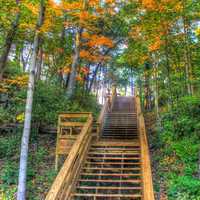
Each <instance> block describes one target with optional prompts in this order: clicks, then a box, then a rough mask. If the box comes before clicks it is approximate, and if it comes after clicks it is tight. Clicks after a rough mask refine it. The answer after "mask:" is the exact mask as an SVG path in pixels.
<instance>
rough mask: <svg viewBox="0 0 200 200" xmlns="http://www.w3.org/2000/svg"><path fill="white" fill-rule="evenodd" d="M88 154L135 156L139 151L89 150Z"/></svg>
mask: <svg viewBox="0 0 200 200" xmlns="http://www.w3.org/2000/svg"><path fill="white" fill-rule="evenodd" d="M88 154H89V155H90V156H92V155H99V156H105V157H106V156H136V155H140V152H139V151H138V152H130V153H128V152H89V153H88Z"/></svg>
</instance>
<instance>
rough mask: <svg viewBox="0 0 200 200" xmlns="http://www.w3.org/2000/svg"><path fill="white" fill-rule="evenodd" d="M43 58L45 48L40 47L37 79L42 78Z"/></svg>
mask: <svg viewBox="0 0 200 200" xmlns="http://www.w3.org/2000/svg"><path fill="white" fill-rule="evenodd" d="M42 58H43V49H42V47H40V50H39V60H38V62H37V73H36V80H40V76H41V71H42V61H43V60H42Z"/></svg>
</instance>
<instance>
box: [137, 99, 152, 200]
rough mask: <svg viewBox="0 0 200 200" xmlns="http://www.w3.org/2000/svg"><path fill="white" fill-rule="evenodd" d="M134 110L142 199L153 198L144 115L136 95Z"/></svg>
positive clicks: (148, 199) (149, 199)
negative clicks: (139, 146) (140, 167)
mask: <svg viewBox="0 0 200 200" xmlns="http://www.w3.org/2000/svg"><path fill="white" fill-rule="evenodd" d="M136 112H137V124H138V131H139V136H140V145H141V162H142V165H141V166H142V176H143V199H144V200H154V199H155V198H154V192H153V181H152V173H151V161H150V156H149V147H148V141H147V135H146V129H145V123H144V117H143V114H142V111H141V105H140V98H139V96H136Z"/></svg>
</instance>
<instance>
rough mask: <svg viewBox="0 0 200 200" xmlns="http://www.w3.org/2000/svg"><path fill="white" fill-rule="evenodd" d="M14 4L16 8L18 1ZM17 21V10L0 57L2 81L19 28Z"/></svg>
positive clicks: (0, 77) (18, 14) (0, 76)
mask: <svg viewBox="0 0 200 200" xmlns="http://www.w3.org/2000/svg"><path fill="white" fill-rule="evenodd" d="M16 4H17V6H19V4H20V1H19V0H16ZM19 19H20V11H19V10H17V13H16V17H15V19H14V21H13V22H12V24H11V27H10V29H9V31H8V33H7V36H6V39H5V44H4V48H3V52H2V54H1V57H0V80H2V78H3V72H4V70H5V68H6V63H7V60H8V55H9V52H10V49H11V46H12V43H13V40H14V38H15V35H16V33H17V29H18V26H19Z"/></svg>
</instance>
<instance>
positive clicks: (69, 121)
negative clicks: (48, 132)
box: [55, 113, 91, 170]
mask: <svg viewBox="0 0 200 200" xmlns="http://www.w3.org/2000/svg"><path fill="white" fill-rule="evenodd" d="M90 114H91V113H61V114H59V116H58V125H57V140H56V152H55V155H56V159H55V169H56V170H58V163H59V157H60V156H66V155H68V154H69V152H70V150H71V148H72V146H73V144H74V142H75V141H76V139H77V137H78V135H79V134H80V133H81V130H82V128H83V126H84V124H85V123H86V122H87V119H88V117H89V116H90Z"/></svg>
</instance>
